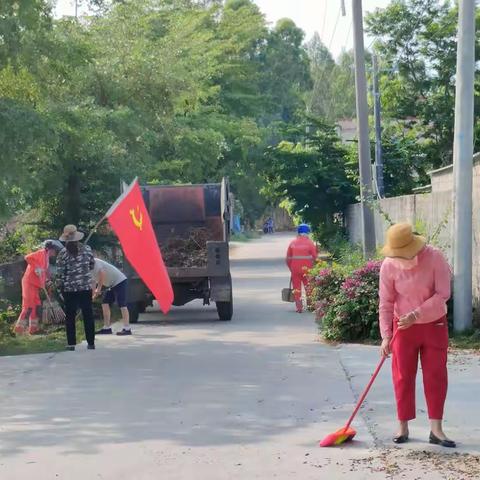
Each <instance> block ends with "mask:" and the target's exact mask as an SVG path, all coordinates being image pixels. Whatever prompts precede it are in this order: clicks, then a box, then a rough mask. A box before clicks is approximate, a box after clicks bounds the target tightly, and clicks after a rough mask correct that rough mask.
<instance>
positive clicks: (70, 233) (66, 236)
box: [60, 225, 84, 242]
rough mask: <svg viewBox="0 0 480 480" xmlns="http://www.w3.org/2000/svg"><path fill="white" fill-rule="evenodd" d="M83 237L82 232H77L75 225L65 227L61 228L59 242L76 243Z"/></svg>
mask: <svg viewBox="0 0 480 480" xmlns="http://www.w3.org/2000/svg"><path fill="white" fill-rule="evenodd" d="M83 237H84V234H83V233H82V232H79V231H78V230H77V227H76V226H75V225H65V227H64V228H63V233H62V235H61V236H60V241H62V242H78V241H79V240H81V239H82V238H83Z"/></svg>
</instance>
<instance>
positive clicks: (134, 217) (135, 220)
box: [130, 206, 143, 231]
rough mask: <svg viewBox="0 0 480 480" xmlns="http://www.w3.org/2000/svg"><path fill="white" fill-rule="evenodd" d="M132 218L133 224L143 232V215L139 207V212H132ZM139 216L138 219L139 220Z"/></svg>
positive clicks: (132, 210)
mask: <svg viewBox="0 0 480 480" xmlns="http://www.w3.org/2000/svg"><path fill="white" fill-rule="evenodd" d="M130 216H131V217H132V221H133V224H134V225H135V227H137V228H138V229H139V230H140V231H142V226H143V215H142V212H141V211H140V207H138V206H137V210H136V211H135V210H134V209H133V208H132V209H131V210H130ZM137 216H138V218H137Z"/></svg>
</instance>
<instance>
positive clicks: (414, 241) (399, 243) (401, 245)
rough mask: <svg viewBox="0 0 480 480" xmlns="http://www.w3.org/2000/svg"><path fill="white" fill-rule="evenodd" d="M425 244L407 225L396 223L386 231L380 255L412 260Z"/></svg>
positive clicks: (423, 239) (422, 238)
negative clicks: (385, 238) (385, 239)
mask: <svg viewBox="0 0 480 480" xmlns="http://www.w3.org/2000/svg"><path fill="white" fill-rule="evenodd" d="M426 244H427V241H426V240H425V238H424V237H422V236H421V235H417V234H416V233H414V232H413V228H412V226H411V225H410V224H409V223H397V224H395V225H392V226H391V227H390V228H389V229H388V230H387V241H386V243H385V246H384V247H383V248H382V255H384V256H385V257H401V258H414V257H416V256H417V255H418V253H419V252H420V251H421V250H422V249H423V247H424V246H425V245H426Z"/></svg>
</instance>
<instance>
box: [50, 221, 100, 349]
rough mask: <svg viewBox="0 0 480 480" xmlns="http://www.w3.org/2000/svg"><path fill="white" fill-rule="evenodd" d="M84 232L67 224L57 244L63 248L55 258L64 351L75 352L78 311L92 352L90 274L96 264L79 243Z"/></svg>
mask: <svg viewBox="0 0 480 480" xmlns="http://www.w3.org/2000/svg"><path fill="white" fill-rule="evenodd" d="M82 238H83V233H81V232H79V231H78V230H77V227H76V226H75V225H66V226H65V228H64V229H63V234H62V235H61V237H60V241H62V242H64V243H65V248H64V249H63V250H62V251H61V252H60V253H59V254H58V258H57V283H58V287H59V289H60V291H61V292H62V295H63V298H64V300H65V310H66V312H65V313H66V319H65V326H66V330H67V344H68V345H67V350H75V345H76V343H77V332H76V326H75V317H76V315H77V311H78V309H79V308H80V310H81V311H82V316H83V325H84V328H85V337H86V339H87V344H88V349H89V350H94V349H95V322H94V319H93V307H92V271H93V267H94V265H95V260H94V257H93V253H92V250H91V249H90V247H88V246H87V245H83V244H81V243H80V240H82Z"/></svg>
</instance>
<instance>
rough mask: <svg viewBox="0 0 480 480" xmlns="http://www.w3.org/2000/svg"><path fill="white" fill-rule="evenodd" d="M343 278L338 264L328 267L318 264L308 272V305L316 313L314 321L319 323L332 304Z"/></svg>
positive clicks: (322, 263) (323, 263) (324, 263)
mask: <svg viewBox="0 0 480 480" xmlns="http://www.w3.org/2000/svg"><path fill="white" fill-rule="evenodd" d="M344 279H345V277H344V275H343V273H342V272H341V268H340V267H339V265H338V264H333V265H331V266H330V265H328V264H327V263H326V262H319V263H318V264H317V265H316V266H315V267H314V268H313V269H312V270H310V272H309V277H308V280H309V305H311V308H313V309H314V310H315V312H316V319H317V320H318V321H321V320H322V318H323V316H324V315H325V312H326V311H327V310H328V308H329V307H330V305H331V304H332V303H333V301H334V299H335V296H336V295H337V294H338V291H339V289H340V286H341V285H342V283H343V281H344Z"/></svg>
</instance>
